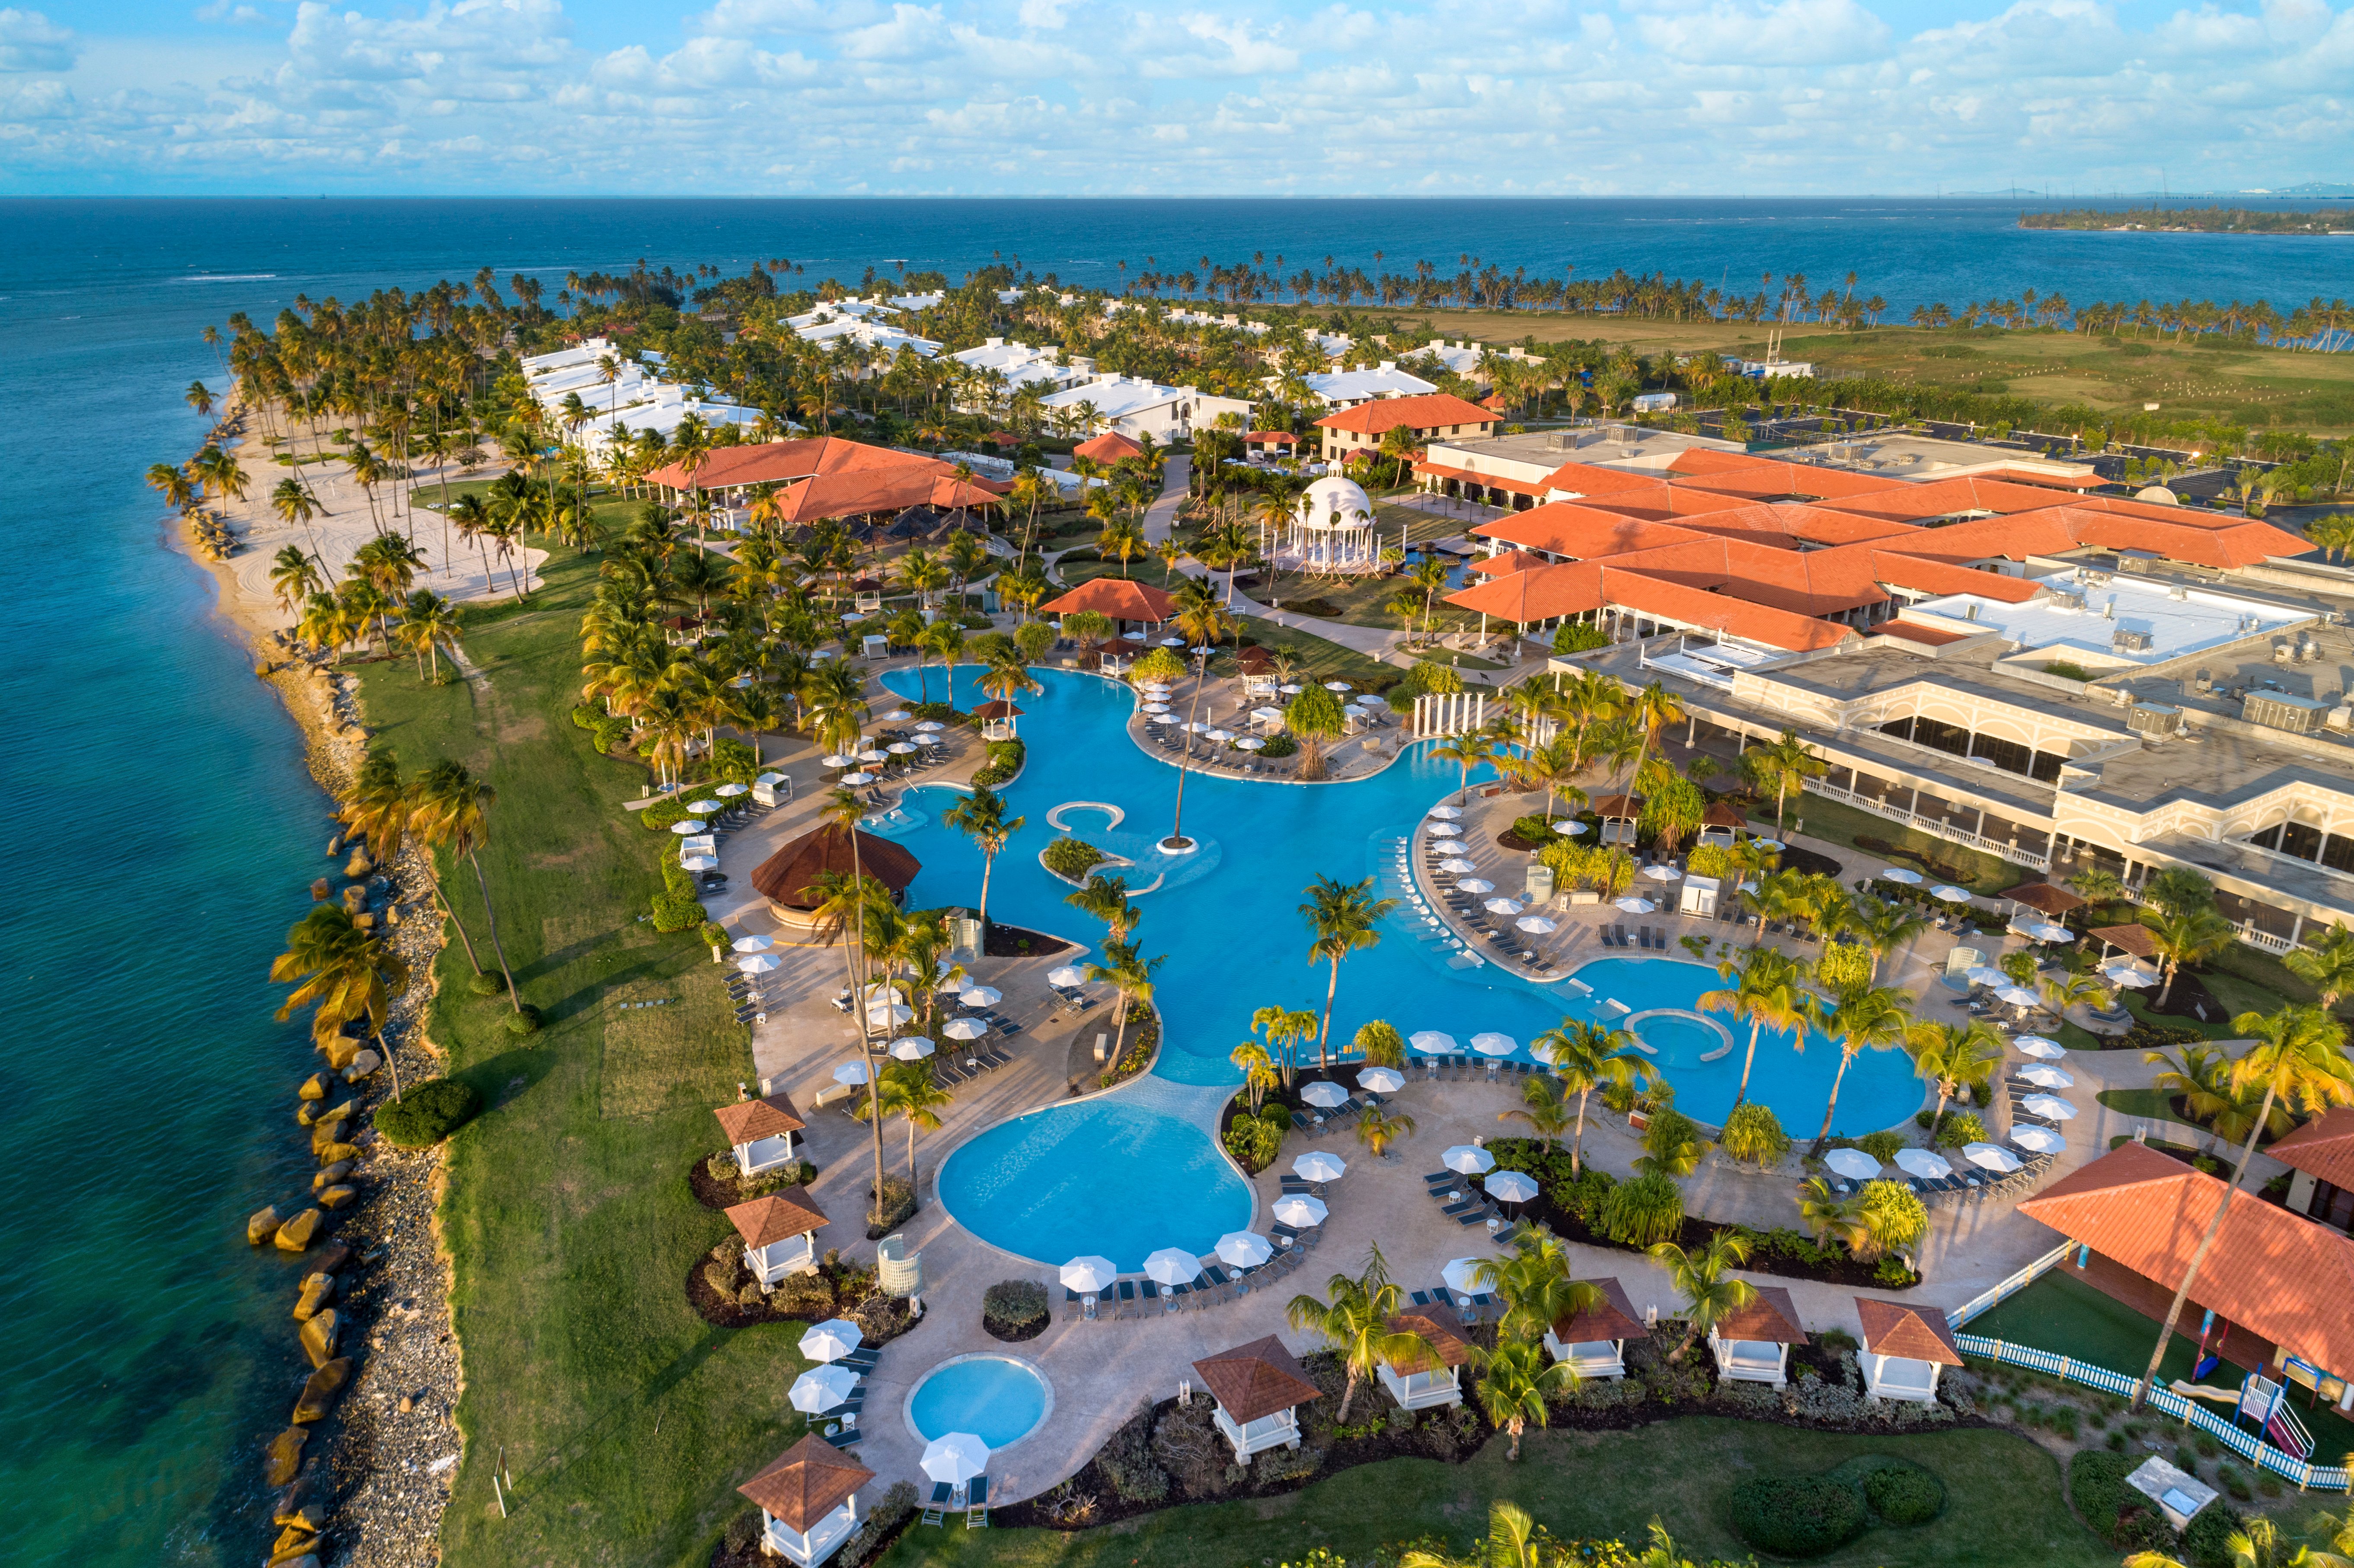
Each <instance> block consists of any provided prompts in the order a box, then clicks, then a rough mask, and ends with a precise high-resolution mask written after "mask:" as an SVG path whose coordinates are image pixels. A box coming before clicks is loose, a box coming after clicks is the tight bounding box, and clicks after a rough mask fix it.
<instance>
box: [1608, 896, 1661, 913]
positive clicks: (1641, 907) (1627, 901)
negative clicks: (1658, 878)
mask: <svg viewBox="0 0 2354 1568" xmlns="http://www.w3.org/2000/svg"><path fill="white" fill-rule="evenodd" d="M1617 905H1618V907H1619V908H1621V909H1624V910H1625V911H1627V913H1628V914H1629V915H1649V913H1650V912H1651V911H1652V910H1653V909H1656V908H1658V907H1659V906H1657V905H1655V904H1653V903H1652V902H1651V901H1650V900H1649V899H1648V898H1638V897H1636V896H1635V895H1632V894H1628V895H1627V896H1626V897H1624V898H1621V899H1619V900H1617Z"/></svg>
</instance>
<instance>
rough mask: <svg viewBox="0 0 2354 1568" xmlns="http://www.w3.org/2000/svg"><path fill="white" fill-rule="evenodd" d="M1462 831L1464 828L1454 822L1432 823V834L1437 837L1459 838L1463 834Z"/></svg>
mask: <svg viewBox="0 0 2354 1568" xmlns="http://www.w3.org/2000/svg"><path fill="white" fill-rule="evenodd" d="M1462 832H1463V830H1462V829H1461V828H1458V827H1457V826H1456V825H1455V824H1454V823H1453V822H1433V823H1431V824H1430V836H1431V837H1432V838H1435V839H1451V838H1458V837H1460V836H1461V835H1462Z"/></svg>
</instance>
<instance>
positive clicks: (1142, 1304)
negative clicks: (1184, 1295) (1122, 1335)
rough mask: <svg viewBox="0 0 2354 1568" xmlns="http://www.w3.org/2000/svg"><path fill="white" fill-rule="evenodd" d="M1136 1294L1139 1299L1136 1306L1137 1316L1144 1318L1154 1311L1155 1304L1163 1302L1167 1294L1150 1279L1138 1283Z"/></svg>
mask: <svg viewBox="0 0 2354 1568" xmlns="http://www.w3.org/2000/svg"><path fill="white" fill-rule="evenodd" d="M1136 1294H1137V1296H1138V1298H1139V1299H1138V1301H1137V1306H1136V1310H1137V1315H1138V1316H1139V1317H1142V1316H1143V1315H1144V1314H1146V1313H1148V1312H1150V1311H1151V1310H1152V1305H1153V1304H1158V1303H1160V1302H1161V1299H1162V1298H1163V1297H1164V1296H1165V1294H1166V1292H1164V1291H1163V1290H1162V1289H1161V1287H1159V1286H1158V1285H1155V1284H1153V1283H1152V1281H1150V1279H1140V1280H1138V1281H1137V1282H1136Z"/></svg>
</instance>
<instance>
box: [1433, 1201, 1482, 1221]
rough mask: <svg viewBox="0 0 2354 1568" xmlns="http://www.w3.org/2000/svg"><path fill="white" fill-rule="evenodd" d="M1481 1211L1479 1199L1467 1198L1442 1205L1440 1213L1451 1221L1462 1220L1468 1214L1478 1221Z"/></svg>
mask: <svg viewBox="0 0 2354 1568" xmlns="http://www.w3.org/2000/svg"><path fill="white" fill-rule="evenodd" d="M1438 1212H1439V1213H1442V1214H1445V1215H1446V1216H1447V1218H1448V1219H1450V1220H1460V1219H1461V1218H1462V1217H1463V1216H1464V1215H1466V1214H1469V1215H1471V1216H1472V1218H1473V1219H1475V1220H1477V1219H1479V1217H1480V1215H1479V1201H1478V1200H1477V1199H1474V1198H1465V1199H1462V1200H1460V1201H1458V1202H1452V1203H1446V1204H1442V1205H1441V1206H1440V1208H1439V1211H1438Z"/></svg>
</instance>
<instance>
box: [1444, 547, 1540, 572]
mask: <svg viewBox="0 0 2354 1568" xmlns="http://www.w3.org/2000/svg"><path fill="white" fill-rule="evenodd" d="M1552 564H1553V563H1552V562H1550V561H1548V560H1546V559H1545V558H1544V557H1543V556H1532V555H1531V554H1529V552H1527V551H1526V550H1507V551H1505V552H1504V553H1503V554H1502V555H1500V556H1480V557H1479V559H1477V560H1475V561H1473V562H1472V563H1471V564H1470V565H1469V566H1468V567H1464V568H1463V569H1464V570H1465V571H1466V572H1469V573H1470V574H1472V575H1473V576H1476V577H1510V576H1511V574H1512V573H1514V572H1526V571H1533V570H1535V569H1536V568H1537V567H1547V566H1551V565H1552Z"/></svg>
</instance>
